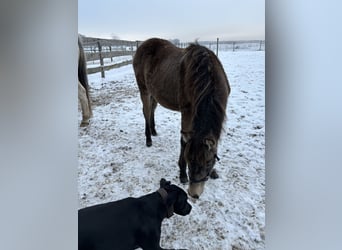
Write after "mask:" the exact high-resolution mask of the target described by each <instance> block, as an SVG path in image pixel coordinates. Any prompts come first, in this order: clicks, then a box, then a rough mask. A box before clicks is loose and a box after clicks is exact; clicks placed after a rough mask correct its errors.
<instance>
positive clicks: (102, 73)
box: [97, 41, 105, 78]
mask: <svg viewBox="0 0 342 250" xmlns="http://www.w3.org/2000/svg"><path fill="white" fill-rule="evenodd" d="M97 46H98V47H99V56H100V65H101V77H102V78H105V72H104V63H103V57H102V53H101V51H102V49H101V44H100V41H98V42H97Z"/></svg>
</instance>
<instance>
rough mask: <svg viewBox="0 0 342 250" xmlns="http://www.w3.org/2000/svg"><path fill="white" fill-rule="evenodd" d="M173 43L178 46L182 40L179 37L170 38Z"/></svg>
mask: <svg viewBox="0 0 342 250" xmlns="http://www.w3.org/2000/svg"><path fill="white" fill-rule="evenodd" d="M169 41H170V42H171V43H173V44H174V45H176V46H178V45H179V44H180V40H179V39H178V38H175V39H170V40H169Z"/></svg>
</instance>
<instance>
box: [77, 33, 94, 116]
mask: <svg viewBox="0 0 342 250" xmlns="http://www.w3.org/2000/svg"><path fill="white" fill-rule="evenodd" d="M78 52H79V53H78V81H79V82H80V83H81V85H82V86H83V88H84V89H85V90H86V94H87V98H88V103H89V109H90V110H91V105H90V97H89V84H88V73H87V60H86V57H85V53H84V49H83V45H82V41H81V38H80V36H78Z"/></svg>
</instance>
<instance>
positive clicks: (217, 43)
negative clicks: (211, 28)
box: [216, 38, 219, 56]
mask: <svg viewBox="0 0 342 250" xmlns="http://www.w3.org/2000/svg"><path fill="white" fill-rule="evenodd" d="M218 46H219V38H217V42H216V56H218Z"/></svg>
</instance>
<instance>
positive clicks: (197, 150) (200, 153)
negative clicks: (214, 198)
mask: <svg viewBox="0 0 342 250" xmlns="http://www.w3.org/2000/svg"><path fill="white" fill-rule="evenodd" d="M183 140H184V141H185V143H186V145H185V150H184V157H185V160H186V162H187V165H188V169H189V179H190V185H189V190H188V192H189V195H190V196H192V197H193V198H199V196H200V195H201V194H202V193H203V190H204V184H205V182H206V181H207V180H208V179H209V176H210V174H211V172H212V171H213V168H214V164H215V161H216V159H218V158H217V139H215V138H214V137H213V136H211V135H210V136H206V137H204V138H200V137H191V136H190V135H186V134H183Z"/></svg>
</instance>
